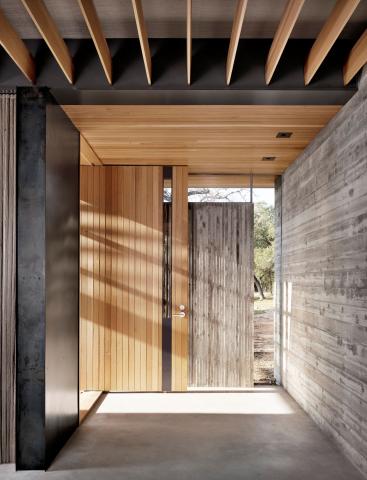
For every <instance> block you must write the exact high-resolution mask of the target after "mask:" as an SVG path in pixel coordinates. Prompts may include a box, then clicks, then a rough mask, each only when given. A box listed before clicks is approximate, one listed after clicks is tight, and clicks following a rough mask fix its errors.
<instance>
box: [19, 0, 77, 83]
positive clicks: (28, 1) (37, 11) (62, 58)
mask: <svg viewBox="0 0 367 480" xmlns="http://www.w3.org/2000/svg"><path fill="white" fill-rule="evenodd" d="M22 2H23V5H24V6H25V8H26V9H27V11H28V13H29V15H30V16H31V18H32V20H33V22H34V24H35V26H36V27H37V29H38V31H39V32H40V34H41V35H42V37H43V39H44V40H45V42H46V43H47V45H48V47H49V49H50V50H51V52H52V54H53V56H54V57H55V59H56V61H57V63H58V64H59V65H60V68H61V70H62V71H63V72H64V74H65V76H66V78H67V79H68V80H69V82H70V83H73V75H74V68H73V61H72V59H71V56H70V53H69V50H68V48H67V46H66V44H65V42H64V40H63V39H62V37H61V35H60V33H59V31H58V29H57V27H56V24H55V22H54V21H53V19H52V17H51V15H50V14H49V12H48V10H47V8H46V6H45V4H44V3H43V1H42V0H22Z"/></svg>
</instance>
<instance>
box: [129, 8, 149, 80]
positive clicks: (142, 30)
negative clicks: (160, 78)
mask: <svg viewBox="0 0 367 480" xmlns="http://www.w3.org/2000/svg"><path fill="white" fill-rule="evenodd" d="M131 2H132V5H133V9H134V16H135V22H136V28H137V30H138V35H139V41H140V47H141V52H142V54H143V60H144V66H145V72H146V74H147V79H148V83H149V85H151V84H152V58H151V56H150V48H149V42H148V35H147V29H146V27H145V20H144V14H143V7H142V4H141V0H131Z"/></svg>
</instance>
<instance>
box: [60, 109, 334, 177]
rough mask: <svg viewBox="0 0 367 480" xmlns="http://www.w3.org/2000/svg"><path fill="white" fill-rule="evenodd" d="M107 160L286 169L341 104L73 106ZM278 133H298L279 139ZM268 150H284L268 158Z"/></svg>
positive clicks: (230, 170)
mask: <svg viewBox="0 0 367 480" xmlns="http://www.w3.org/2000/svg"><path fill="white" fill-rule="evenodd" d="M63 108H64V110H65V112H66V113H67V115H69V117H70V118H71V120H72V121H73V123H74V124H75V126H76V127H77V128H78V129H79V130H80V132H81V134H82V135H83V137H84V138H85V139H86V141H87V142H88V143H89V145H90V146H91V148H92V149H93V151H94V152H95V154H96V155H97V157H98V158H99V159H100V161H101V162H102V164H105V165H131V164H133V165H175V164H176V165H177V164H179V165H188V167H189V173H191V174H202V175H204V174H205V175H213V174H217V175H218V174H233V175H234V174H255V175H257V174H262V175H273V176H274V175H279V174H281V173H283V172H284V171H285V169H286V168H287V167H288V166H289V165H290V164H291V163H292V162H293V161H294V160H295V159H296V158H297V156H298V155H299V154H300V153H301V152H302V151H303V149H304V148H305V147H306V146H307V145H308V143H309V142H310V141H311V140H312V139H313V138H314V137H315V136H316V135H317V133H318V132H319V131H320V130H321V128H323V127H324V125H325V124H326V123H327V122H328V121H329V120H330V119H331V118H332V117H333V116H334V115H335V114H336V113H337V112H338V110H339V109H340V106H279V105H277V106H274V105H270V106H264V105H263V106H258V105H220V106H214V105H168V106H161V105H135V106H131V105H129V106H127V105H65V106H63ZM278 132H292V135H291V137H290V138H277V137H276V135H277V134H278ZM263 157H276V158H275V160H263Z"/></svg>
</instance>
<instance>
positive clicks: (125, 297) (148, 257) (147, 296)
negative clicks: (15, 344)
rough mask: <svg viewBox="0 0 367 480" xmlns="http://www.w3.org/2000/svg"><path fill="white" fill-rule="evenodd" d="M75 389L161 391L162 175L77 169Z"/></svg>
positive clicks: (153, 170)
mask: <svg viewBox="0 0 367 480" xmlns="http://www.w3.org/2000/svg"><path fill="white" fill-rule="evenodd" d="M80 181H81V182H80V183H81V190H80V197H81V198H80V201H81V212H80V223H81V224H80V232H81V236H80V273H81V274H80V292H81V294H80V388H81V390H104V391H118V392H121V391H124V392H129V391H135V392H136V391H142V392H145V391H160V390H161V389H162V270H163V262H162V252H163V247H162V245H163V241H162V223H163V213H162V208H163V169H162V167H159V166H157V167H155V166H149V167H140V166H139V167H137V166H131V167H130V166H118V167H112V166H82V167H81V175H80Z"/></svg>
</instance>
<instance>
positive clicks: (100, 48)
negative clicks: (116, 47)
mask: <svg viewBox="0 0 367 480" xmlns="http://www.w3.org/2000/svg"><path fill="white" fill-rule="evenodd" d="M78 3H79V6H80V9H81V11H82V14H83V17H84V20H85V23H86V24H87V27H88V30H89V33H90V35H91V37H92V39H93V42H94V45H95V47H96V50H97V53H98V56H99V59H100V60H101V63H102V67H103V70H104V72H105V74H106V77H107V80H108V83H110V84H112V61H111V53H110V49H109V48H108V45H107V41H106V39H105V37H104V35H103V32H102V27H101V24H100V21H99V19H98V15H97V11H96V8H95V6H94V3H93V0H78Z"/></svg>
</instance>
